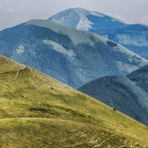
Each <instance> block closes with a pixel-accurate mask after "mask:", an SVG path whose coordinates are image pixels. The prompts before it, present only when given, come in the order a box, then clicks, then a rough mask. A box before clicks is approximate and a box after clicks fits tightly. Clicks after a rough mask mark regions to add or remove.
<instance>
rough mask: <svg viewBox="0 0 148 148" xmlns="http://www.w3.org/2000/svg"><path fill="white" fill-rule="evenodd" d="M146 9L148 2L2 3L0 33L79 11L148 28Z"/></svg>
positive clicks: (26, 0)
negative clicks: (81, 9)
mask: <svg viewBox="0 0 148 148" xmlns="http://www.w3.org/2000/svg"><path fill="white" fill-rule="evenodd" d="M147 6H148V1H147V0H130V1H128V0H124V1H119V0H110V1H108V0H75V1H69V0H54V1H52V0H44V1H41V0H38V1H36V0H21V1H20V0H11V1H10V0H0V22H1V23H0V30H2V29H4V28H7V27H11V26H14V25H17V24H19V23H22V22H25V21H28V20H30V19H47V18H49V17H50V16H52V15H54V14H56V13H58V12H59V11H62V10H64V9H68V8H76V7H81V8H84V9H89V10H94V11H98V12H102V13H105V14H108V15H111V16H113V17H116V18H118V19H121V20H122V21H125V22H128V23H142V24H147V25H148V11H147Z"/></svg>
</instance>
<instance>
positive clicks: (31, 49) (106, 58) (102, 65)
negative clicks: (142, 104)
mask: <svg viewBox="0 0 148 148" xmlns="http://www.w3.org/2000/svg"><path fill="white" fill-rule="evenodd" d="M0 53H1V54H3V55H5V56H7V57H10V58H12V59H14V60H16V61H18V62H20V63H23V64H26V65H29V66H31V67H33V68H36V69H38V70H39V71H41V72H44V73H46V74H48V75H51V76H53V77H54V78H56V79H58V80H60V81H62V82H64V83H66V84H68V85H70V86H72V87H75V88H78V87H80V86H82V85H83V84H85V83H87V82H89V81H91V80H94V79H96V78H98V77H101V76H107V75H115V74H121V75H126V74H128V73H130V72H132V71H134V70H136V69H138V68H140V67H142V66H144V65H145V64H147V60H145V59H143V58H141V57H139V56H137V55H136V54H134V53H132V52H130V51H129V50H127V49H126V48H124V47H122V46H120V45H119V44H116V43H114V42H111V41H109V40H106V39H104V38H102V37H100V36H98V35H96V34H93V33H87V32H82V31H78V30H75V29H70V28H67V27H64V26H61V25H59V24H56V23H53V22H50V21H47V20H32V21H29V22H27V23H24V24H21V25H18V26H16V27H13V28H9V29H6V30H3V31H1V32H0Z"/></svg>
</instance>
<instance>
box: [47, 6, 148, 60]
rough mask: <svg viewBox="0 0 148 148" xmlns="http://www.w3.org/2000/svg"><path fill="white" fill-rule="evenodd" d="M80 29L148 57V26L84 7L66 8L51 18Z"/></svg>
mask: <svg viewBox="0 0 148 148" xmlns="http://www.w3.org/2000/svg"><path fill="white" fill-rule="evenodd" d="M49 20H52V21H54V22H57V23H59V24H62V25H65V26H67V27H71V28H75V29H78V30H83V31H88V32H94V33H97V34H99V35H102V36H104V37H106V38H107V39H109V40H112V41H114V42H117V43H119V44H121V45H123V46H125V47H126V48H128V49H130V50H131V51H133V52H135V53H137V54H139V55H140V56H142V57H144V58H146V59H148V26H146V25H141V24H127V23H124V22H122V21H120V20H118V19H115V18H113V17H111V16H108V15H105V14H102V13H99V12H94V11H89V10H86V9H82V8H71V9H68V10H64V11H62V12H60V13H58V14H56V15H55V16H52V17H51V18H49Z"/></svg>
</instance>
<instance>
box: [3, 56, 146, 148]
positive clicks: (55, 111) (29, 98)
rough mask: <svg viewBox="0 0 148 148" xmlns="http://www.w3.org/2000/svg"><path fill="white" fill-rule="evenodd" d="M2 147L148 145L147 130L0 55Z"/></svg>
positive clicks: (100, 104)
mask: <svg viewBox="0 0 148 148" xmlns="http://www.w3.org/2000/svg"><path fill="white" fill-rule="evenodd" d="M0 87H1V89H0V117H1V119H0V147H6V148H7V147H11V148H19V147H27V148H32V147H38V148H43V147H102V148H106V147H111V148H114V147H134V148H136V147H137V148H139V147H140V148H144V147H147V146H148V141H147V140H148V128H147V127H145V126H144V125H142V124H140V123H138V122H136V121H135V120H133V119H131V118H129V117H127V116H125V115H123V114H121V113H119V112H118V111H113V109H112V108H109V107H107V106H106V105H104V104H102V103H100V102H97V101H95V100H94V99H93V98H91V97H88V96H86V95H85V94H82V93H80V92H78V91H76V90H73V89H72V88H69V87H68V86H65V85H63V84H61V83H60V82H58V81H56V80H54V79H52V78H50V77H48V76H46V75H43V74H41V73H39V72H37V71H35V70H33V69H30V68H28V67H26V66H24V65H20V64H17V63H14V62H13V61H11V60H8V59H6V58H4V57H2V56H0Z"/></svg>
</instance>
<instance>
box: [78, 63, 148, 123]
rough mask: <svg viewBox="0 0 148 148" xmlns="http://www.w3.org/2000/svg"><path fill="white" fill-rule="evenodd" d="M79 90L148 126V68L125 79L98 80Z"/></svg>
mask: <svg viewBox="0 0 148 148" xmlns="http://www.w3.org/2000/svg"><path fill="white" fill-rule="evenodd" d="M79 90H80V91H82V92H84V93H86V94H88V95H90V96H93V97H95V98H96V99H98V100H100V101H102V102H104V103H105V104H108V105H110V106H112V107H114V108H116V109H118V110H120V111H121V112H123V113H125V114H127V115H129V116H131V117H133V118H134V119H136V120H138V121H140V122H142V123H144V124H146V125H148V66H144V67H142V68H140V69H139V70H137V71H135V72H133V73H131V74H129V75H128V76H127V77H123V76H110V77H103V78H99V79H97V80H94V81H92V82H89V83H87V84H86V85H84V86H82V87H81V88H80V89H79Z"/></svg>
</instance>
